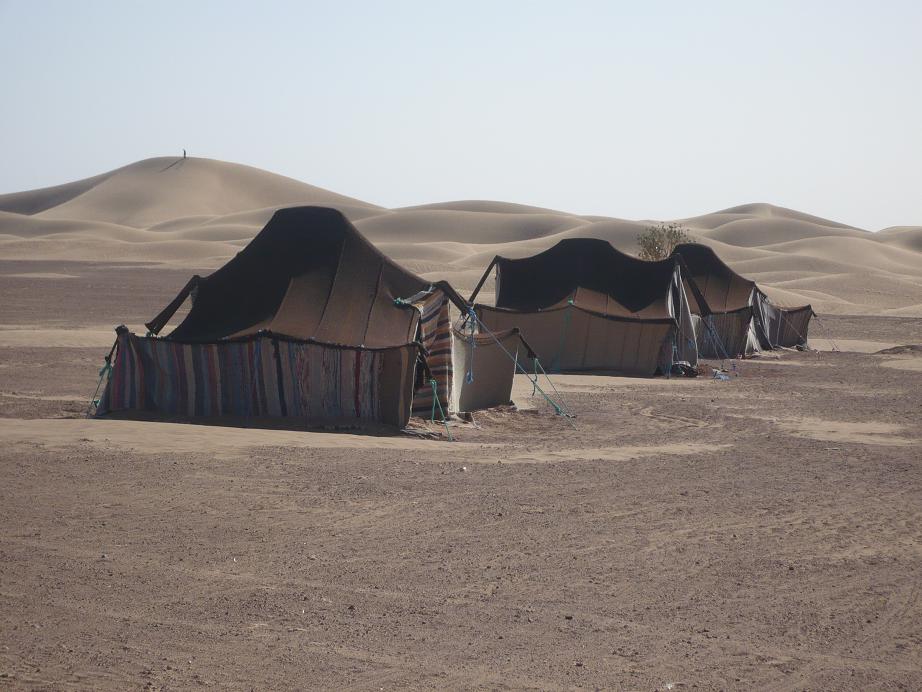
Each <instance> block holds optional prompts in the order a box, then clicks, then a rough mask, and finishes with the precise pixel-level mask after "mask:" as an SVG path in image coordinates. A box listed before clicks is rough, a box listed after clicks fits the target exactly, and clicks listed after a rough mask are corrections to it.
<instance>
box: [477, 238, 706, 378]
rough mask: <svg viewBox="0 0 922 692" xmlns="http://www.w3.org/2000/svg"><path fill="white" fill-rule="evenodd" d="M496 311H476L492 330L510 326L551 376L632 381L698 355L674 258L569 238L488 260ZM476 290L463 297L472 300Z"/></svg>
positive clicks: (479, 307)
mask: <svg viewBox="0 0 922 692" xmlns="http://www.w3.org/2000/svg"><path fill="white" fill-rule="evenodd" d="M494 266H495V268H496V301H495V302H496V305H495V307H494V306H488V305H482V304H477V305H476V306H475V310H476V312H477V315H478V317H479V319H480V320H481V322H482V323H483V324H484V325H485V326H486V327H487V328H488V329H490V330H492V331H500V330H504V329H509V328H511V327H518V328H519V329H520V330H521V332H522V335H523V336H524V337H525V338H526V339H527V340H528V343H529V344H530V345H531V347H532V348H533V349H534V351H535V352H536V353H537V355H538V357H539V358H540V360H541V361H542V362H543V363H545V364H547V365H548V366H549V367H550V368H551V369H553V370H556V371H561V370H571V371H572V370H610V371H617V372H623V373H626V374H632V375H653V374H655V373H656V371H657V370H659V371H661V372H667V373H668V372H670V370H671V366H672V363H673V362H675V361H686V362H688V363H690V364H692V365H695V364H697V361H698V350H697V344H696V340H695V333H694V327H693V325H692V319H691V313H690V311H689V307H688V300H687V299H686V295H685V287H684V285H683V281H682V271H681V268H680V266H679V263H678V261H677V260H676V259H674V258H671V259H667V260H663V261H661V262H646V261H643V260H640V259H637V258H636V257H631V256H630V255H625V254H624V253H622V252H619V251H618V250H616V249H615V248H614V247H612V245H611V244H610V243H608V242H606V241H604V240H595V239H590V238H572V239H566V240H562V241H560V242H559V243H557V244H556V245H555V246H553V247H552V248H550V249H548V250H545V251H544V252H541V253H539V254H537V255H534V256H532V257H526V258H524V259H509V258H507V257H496V258H494V260H493V262H492V263H491V264H490V266H489V267H488V268H487V271H486V273H484V275H483V278H482V279H481V281H480V285H479V286H478V290H479V288H480V287H481V286H483V283H484V282H485V280H486V278H487V277H488V275H489V274H490V271H491V270H492V269H493V267H494ZM476 294H477V291H475V293H474V295H473V296H471V300H473V299H474V298H475V297H476Z"/></svg>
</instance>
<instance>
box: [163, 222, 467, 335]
mask: <svg viewBox="0 0 922 692" xmlns="http://www.w3.org/2000/svg"><path fill="white" fill-rule="evenodd" d="M437 286H438V288H439V289H441V290H443V291H445V292H446V293H447V294H448V295H449V297H450V298H451V299H452V300H454V301H455V302H456V303H458V304H459V305H460V306H461V307H462V309H465V308H464V305H465V304H464V302H463V301H462V300H461V299H460V298H458V297H457V294H456V293H455V292H454V291H453V290H452V289H451V287H450V286H448V285H447V284H445V283H443V282H442V283H439V284H437ZM430 287H431V284H430V282H428V281H426V280H424V279H422V278H420V277H418V276H416V275H415V274H413V273H412V272H409V271H407V270H406V269H404V268H402V267H400V266H399V265H398V264H396V263H395V262H393V261H392V260H390V259H389V258H387V257H386V256H384V255H383V254H382V253H381V252H380V251H378V250H377V248H375V247H374V246H373V245H372V244H371V243H370V242H368V240H366V239H365V238H364V237H363V236H362V235H361V234H360V233H359V232H358V230H356V228H355V227H354V226H353V225H352V224H351V223H350V222H349V221H348V220H347V219H346V217H344V216H343V215H342V213H340V212H339V211H337V210H335V209H328V208H325V207H293V208H289V209H280V210H279V211H277V212H276V213H275V214H274V215H273V216H272V218H271V219H270V221H269V223H268V224H266V226H265V228H263V229H262V230H261V231H260V232H259V233H258V234H257V235H256V237H255V238H253V240H252V241H251V242H250V244H249V245H247V246H246V247H245V248H244V249H243V250H242V251H241V252H240V253H239V254H238V255H237V256H236V257H234V258H233V259H232V260H231V261H230V262H228V263H227V264H225V265H224V266H223V267H221V268H220V269H218V270H217V271H216V272H214V273H213V274H211V275H209V276H207V277H204V278H201V277H194V278H193V279H192V281H190V282H189V284H187V285H186V287H185V288H184V289H183V291H182V292H180V294H179V295H178V296H177V297H176V299H175V300H174V301H173V302H172V303H171V304H170V305H169V306H167V308H166V309H164V310H163V312H161V314H160V315H158V316H157V317H156V318H154V319H153V320H152V321H151V322H149V323H148V325H147V326H148V328H149V329H151V330H152V331H153V332H155V333H156V332H159V331H160V329H162V328H163V326H164V325H165V324H166V322H167V320H169V319H170V317H171V316H172V315H173V313H174V312H175V311H176V310H177V309H178V308H179V306H180V305H181V304H182V302H183V301H184V300H185V299H186V297H187V296H188V295H190V293H191V294H192V296H193V305H192V309H191V310H190V311H189V314H188V315H187V316H186V318H185V319H184V320H183V321H182V323H181V324H180V325H179V326H178V327H177V328H176V329H175V330H174V331H173V332H172V333H171V334H170V335H169V336H168V337H167V338H168V339H172V340H176V341H186V342H210V341H217V340H221V339H227V338H235V337H242V336H247V335H251V334H255V333H257V332H260V331H267V332H271V333H274V334H279V335H285V336H289V337H293V338H296V339H305V340H314V341H320V342H324V343H331V344H341V345H348V346H365V347H368V348H383V347H387V346H395V345H402V344H406V343H409V342H411V341H413V340H415V339H416V330H417V325H418V322H419V312H418V311H417V310H416V309H414V308H412V307H411V306H409V305H406V304H404V303H402V302H400V301H399V300H398V299H407V298H410V297H412V296H414V295H416V294H418V293H420V292H425V291H427V290H429V289H430Z"/></svg>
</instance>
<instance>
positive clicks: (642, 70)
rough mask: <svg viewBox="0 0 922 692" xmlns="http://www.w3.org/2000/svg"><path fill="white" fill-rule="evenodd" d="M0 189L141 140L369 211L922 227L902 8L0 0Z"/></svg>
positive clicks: (915, 10) (914, 2)
mask: <svg viewBox="0 0 922 692" xmlns="http://www.w3.org/2000/svg"><path fill="white" fill-rule="evenodd" d="M0 27H2V34H0V35H2V40H0V65H3V68H2V72H0V75H2V76H0V85H2V91H0V106H2V107H0V152H2V157H3V161H2V164H0V192H12V191H16V190H23V189H30V188H35V187H42V186H46V185H52V184H57V183H62V182H68V181H70V180H74V179H77V178H82V177H87V176H90V175H95V174H97V173H101V172H103V171H106V170H110V169H112V168H116V167H118V166H121V165H124V164H127V163H130V162H132V161H135V160H138V159H142V158H146V157H149V156H159V155H172V154H176V153H178V152H180V151H181V149H182V148H183V147H185V148H186V149H188V151H189V154H190V155H194V156H206V157H211V158H217V159H225V160H229V161H236V162H240V163H246V164H249V165H252V166H257V167H259V168H265V169H268V170H270V171H273V172H276V173H281V174H284V175H288V176H291V177H294V178H298V179H299V180H303V181H305V182H308V183H312V184H315V185H320V186H323V187H327V188H331V189H333V190H336V191H337V192H341V193H344V194H348V195H352V196H354V197H359V198H361V199H365V200H368V201H371V202H375V203H378V204H382V205H385V206H389V207H394V206H404V205H409V204H418V203H425V202H434V201H446V200H455V199H499V200H505V201H514V202H522V203H527V204H536V205H540V206H546V207H552V208H557V209H562V210H566V211H572V212H578V213H585V214H604V215H611V216H619V217H624V218H677V217H683V216H691V215H695V214H700V213H705V212H709V211H715V210H717V209H721V208H724V207H729V206H733V205H737V204H743V203H747V202H771V203H773V204H779V205H782V206H788V207H793V208H796V209H799V210H801V211H807V212H810V213H813V214H818V215H820V216H826V217H830V218H833V219H836V220H839V221H843V222H845V223H851V224H854V225H858V226H861V227H866V228H870V229H878V228H882V227H885V226H890V225H902V224H910V225H918V224H922V2H920V1H919V0H908V1H905V2H904V1H900V0H893V1H889V2H888V1H885V0H881V1H878V2H873V1H872V0H865V1H863V2H841V1H832V0H830V1H829V2H818V1H816V2H811V1H810V0H796V1H790V2H787V1H783V0H771V1H768V0H766V1H765V2H750V1H740V0H733V1H728V2H688V1H687V0H686V1H680V2H615V1H610V2H579V1H574V2H560V1H559V0H557V1H556V2H524V1H523V2H513V1H502V0H491V1H486V2H471V1H468V0H465V1H464V2H456V3H449V2H439V1H438V0H422V1H419V2H401V1H400V0H390V1H389V2H383V1H382V2H372V1H368V2H349V1H344V0H329V2H324V3H320V2H317V3H310V2H291V3H283V2H275V3H273V2H264V1H260V2H251V3H230V2H198V1H197V2H165V1H163V0H157V1H155V2H143V3H142V2H94V1H93V0H83V1H81V2H42V1H41V0H31V1H27V0H21V1H18V2H14V1H12V0H0Z"/></svg>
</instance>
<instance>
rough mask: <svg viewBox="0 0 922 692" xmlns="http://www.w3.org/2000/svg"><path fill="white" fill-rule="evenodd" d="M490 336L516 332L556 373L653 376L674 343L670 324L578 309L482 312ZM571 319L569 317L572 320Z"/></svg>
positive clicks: (480, 311) (480, 315) (487, 310)
mask: <svg viewBox="0 0 922 692" xmlns="http://www.w3.org/2000/svg"><path fill="white" fill-rule="evenodd" d="M477 310H478V315H479V317H480V319H481V321H482V322H483V323H484V325H486V326H487V327H488V328H489V329H490V330H492V331H500V330H503V329H510V328H512V327H518V328H519V331H521V333H522V336H523V337H524V338H525V340H526V341H527V342H528V344H529V345H530V346H531V347H532V348H533V349H535V352H536V353H537V354H538V358H539V359H540V360H541V362H542V364H544V367H546V368H549V369H553V370H555V371H558V372H559V371H580V370H583V371H591V370H611V371H615V372H621V373H624V374H627V375H641V376H650V375H653V374H655V373H656V370H657V368H658V367H659V365H660V359H661V354H662V352H663V344H664V343H665V342H666V341H668V340H670V339H671V338H672V334H673V331H674V330H673V325H672V323H670V322H668V321H662V320H660V321H653V320H649V321H632V322H629V321H622V320H613V319H608V318H605V317H601V316H598V315H592V314H589V313H587V312H584V311H582V310H579V309H577V308H574V307H568V308H564V309H562V310H549V311H546V312H505V311H501V310H493V309H491V308H490V307H488V306H478V308H477ZM568 313H569V315H568Z"/></svg>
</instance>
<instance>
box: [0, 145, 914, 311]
mask: <svg viewBox="0 0 922 692" xmlns="http://www.w3.org/2000/svg"><path fill="white" fill-rule="evenodd" d="M299 204H318V205H325V206H333V207H336V208H338V209H341V210H342V211H343V213H345V214H346V215H347V216H348V217H349V218H350V219H352V220H353V222H355V223H356V225H357V226H358V227H359V229H360V230H361V231H362V232H363V233H365V234H366V235H367V236H368V237H369V238H370V239H371V240H372V241H373V242H374V243H376V244H378V245H379V247H381V249H382V250H383V251H384V252H386V253H387V254H389V255H390V256H392V257H394V258H395V259H396V260H397V261H399V262H401V263H403V264H404V265H406V266H407V267H408V268H410V269H412V270H414V271H417V272H419V273H421V274H423V275H425V276H427V277H429V278H446V279H448V280H450V281H452V282H453V283H455V284H456V285H457V287H458V288H459V289H461V290H462V291H469V290H470V289H471V288H472V287H473V285H474V284H475V283H476V281H477V279H478V278H479V277H480V275H481V274H482V272H483V270H484V268H485V267H486V265H487V264H488V263H489V261H490V259H491V258H492V257H493V256H494V255H496V254H502V255H507V256H524V255H528V254H531V253H534V252H538V251H541V250H543V249H546V248H548V247H550V246H551V245H553V244H554V243H556V242H557V241H559V240H560V239H562V238H569V237H581V236H582V237H592V238H601V239H604V240H608V241H610V242H611V243H613V244H614V245H615V246H616V247H618V248H619V249H621V250H623V251H626V252H636V249H637V246H636V238H637V235H638V233H640V232H642V231H643V229H644V228H645V227H646V226H648V225H649V224H651V223H653V222H651V221H645V220H644V221H633V220H624V219H616V218H609V217H603V216H593V215H576V214H569V213H566V212H563V211H556V210H552V209H546V208H541V207H534V206H528V205H522V204H514V203H508V202H498V201H489V200H466V201H465V200H459V201H450V202H439V203H434V204H426V205H419V206H414V207H406V208H402V209H393V210H388V209H384V208H381V207H378V206H376V205H373V204H369V203H366V202H363V201H361V200H358V199H354V198H351V197H347V196H344V195H341V194H338V193H335V192H331V191H329V190H324V189H322V188H318V187H314V186H312V185H308V184H305V183H302V182H299V181H297V180H293V179H291V178H286V177H283V176H279V175H275V174H273V173H269V172H266V171H262V170H259V169H255V168H251V167H248V166H242V165H239V164H233V163H226V162H222V161H214V160H209V159H196V158H191V159H185V160H184V159H177V158H154V159H147V160H144V161H139V162H137V163H133V164H130V165H128V166H125V167H123V168H119V169H117V170H114V171H110V172H108V173H104V174H102V175H98V176H94V177H92V178H87V179H85V180H79V181H76V182H73V183H68V184H65V185H58V186H55V187H49V188H43V189H40V190H32V191H27V192H15V193H11V194H6V195H0V259H16V260H29V259H33V260H87V261H110V262H142V261H143V262H155V263H162V264H164V265H167V264H168V265H170V266H176V265H180V266H188V267H190V268H193V267H194V268H196V269H205V270H207V269H209V268H213V267H217V266H219V265H220V264H221V263H222V262H224V261H226V260H227V259H228V258H230V257H232V256H233V255H234V254H235V253H237V252H239V250H240V249H241V248H242V247H243V246H245V245H246V243H247V242H248V241H249V239H250V238H252V236H253V235H254V234H255V233H256V232H257V231H258V230H259V229H260V228H261V227H262V226H263V225H264V224H265V222H266V221H267V220H268V219H269V217H270V216H271V215H272V213H273V212H274V210H275V209H277V208H279V207H283V206H292V205H299ZM680 223H682V224H683V225H684V226H685V227H686V228H688V229H689V231H690V233H691V235H692V236H693V238H694V239H695V240H698V241H699V242H703V243H706V244H708V245H710V246H712V247H713V248H714V249H715V250H716V251H717V253H718V254H719V255H720V256H721V257H722V258H723V259H724V260H725V261H726V262H728V263H729V264H730V265H731V266H733V267H734V268H735V269H736V270H737V271H739V272H740V273H742V274H744V275H746V276H748V277H750V278H752V279H755V280H756V281H759V282H760V283H761V284H762V285H763V286H764V287H765V289H766V291H767V292H768V293H769V294H770V295H772V297H773V298H775V299H776V300H778V301H779V302H782V303H784V304H790V305H793V304H802V303H806V302H811V303H812V304H813V305H814V307H815V308H816V309H817V310H819V311H825V312H831V313H841V314H894V315H903V316H922V226H900V227H893V228H888V229H885V230H882V231H880V232H879V233H870V232H868V231H864V230H861V229H858V228H855V227H852V226H848V225H846V224H843V223H839V222H836V221H831V220H828V219H823V218H820V217H817V216H812V215H810V214H805V213H802V212H799V211H795V210H792V209H785V208H783V207H777V206H773V205H770V204H765V203H756V204H745V205H741V206H737V207H732V208H729V209H723V210H720V211H717V212H714V213H712V214H705V215H702V216H696V217H690V218H686V219H681V220H680ZM491 290H492V286H491V285H489V284H488V285H487V286H486V287H485V289H484V291H485V292H484V296H485V297H487V296H489V292H490V291H491Z"/></svg>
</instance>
